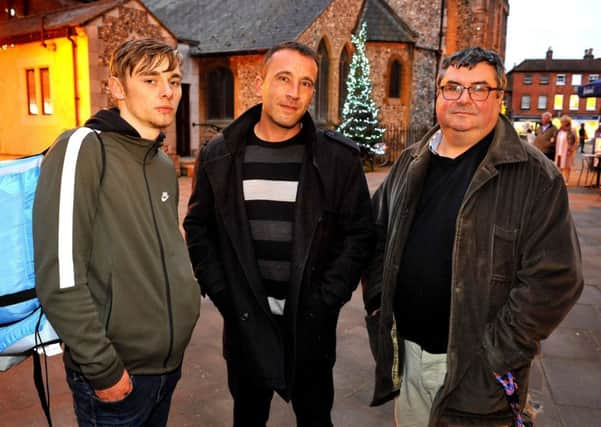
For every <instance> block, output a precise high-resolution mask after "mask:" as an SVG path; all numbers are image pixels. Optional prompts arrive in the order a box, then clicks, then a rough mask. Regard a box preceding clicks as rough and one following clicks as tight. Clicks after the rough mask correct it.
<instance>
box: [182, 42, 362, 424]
mask: <svg viewBox="0 0 601 427" xmlns="http://www.w3.org/2000/svg"><path fill="white" fill-rule="evenodd" d="M316 78H317V58H316V55H315V52H313V51H312V50H311V49H309V48H308V47H307V46H304V45H301V44H299V43H295V42H287V43H283V44H280V45H278V46H275V47H274V48H272V49H271V50H270V51H269V52H268V53H267V54H266V55H265V59H264V64H263V70H262V73H261V75H260V76H258V78H257V87H256V90H257V94H258V95H259V96H260V97H261V99H262V101H263V103H262V104H259V105H256V106H254V107H252V108H251V109H249V110H248V111H246V112H245V113H243V114H242V116H240V117H239V118H238V119H236V120H235V121H234V122H233V123H232V124H231V125H230V126H228V127H227V128H226V129H225V130H224V131H223V136H219V137H217V138H216V139H214V140H212V141H211V142H209V143H208V145H207V146H206V147H205V148H204V149H203V150H202V151H201V153H200V157H199V162H198V168H197V172H196V183H195V186H194V189H193V192H192V196H191V198H190V204H189V211H188V215H187V216H186V219H185V220H184V228H185V230H186V237H187V241H188V248H189V251H190V257H191V259H192V264H193V265H194V271H195V273H196V277H197V278H198V282H199V283H200V286H201V288H202V290H203V292H204V293H206V294H208V296H209V297H210V298H211V300H212V301H213V302H214V303H215V305H216V306H217V308H218V309H219V311H220V312H221V314H222V315H223V319H224V327H223V353H224V357H225V359H226V363H227V368H228V385H229V389H230V392H231V394H232V396H233V398H234V426H236V427H239V426H253V427H254V426H264V425H266V422H267V420H268V417H269V411H270V405H271V400H272V396H273V394H274V391H275V392H277V393H279V394H280V395H281V396H283V397H284V398H285V399H286V400H288V399H289V400H291V401H292V406H293V409H294V412H295V414H296V418H297V424H298V425H299V426H307V427H308V426H311V427H326V426H331V425H332V421H331V417H330V411H331V409H332V403H333V398H334V387H333V378H332V368H333V365H334V361H335V357H336V324H337V320H338V313H339V311H340V308H341V307H342V305H343V304H344V303H345V302H347V301H348V300H349V299H350V298H351V294H352V292H353V290H354V289H355V288H356V287H357V285H358V283H359V276H360V274H361V271H362V270H363V269H364V268H365V265H366V263H367V259H368V256H369V253H370V251H371V242H372V240H373V239H372V217H371V206H370V200H369V192H368V189H367V182H366V180H365V176H364V174H363V170H362V165H361V161H360V158H359V150H358V149H357V146H356V145H355V144H354V143H353V142H352V141H349V140H347V139H345V138H344V137H342V136H340V135H338V134H336V133H334V132H330V131H325V132H324V131H321V130H318V129H316V128H315V125H314V124H313V121H312V120H311V117H310V115H309V114H308V113H307V108H308V107H309V104H310V102H311V99H312V97H313V92H314V85H315V81H316Z"/></svg>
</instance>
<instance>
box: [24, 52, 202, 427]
mask: <svg viewBox="0 0 601 427" xmlns="http://www.w3.org/2000/svg"><path fill="white" fill-rule="evenodd" d="M181 60H182V57H181V55H180V54H179V53H178V52H177V51H176V50H175V49H173V48H172V47H170V46H168V45H167V44H165V43H163V42H159V41H155V40H132V41H127V42H125V43H123V44H122V45H121V46H119V47H118V48H117V49H116V50H115V52H114V53H113V55H112V58H111V63H110V79H109V89H110V92H111V95H112V97H113V99H114V100H115V103H116V105H117V108H113V109H109V110H102V111H100V112H98V113H97V114H95V115H94V116H93V117H92V118H91V119H90V120H88V122H87V123H86V124H85V127H82V128H78V129H74V130H70V131H67V132H65V133H63V134H62V135H61V136H59V138H58V139H57V141H56V142H55V144H54V145H53V147H52V148H51V150H50V152H49V153H48V154H47V156H46V158H45V159H44V162H43V164H42V171H41V175H40V179H39V184H38V190H37V194H36V198H35V203H34V210H33V229H34V230H33V231H34V246H35V264H36V266H35V267H36V291H37V294H38V296H39V298H40V301H41V303H42V306H43V308H44V311H45V312H46V314H47V316H48V319H49V320H50V322H51V323H52V325H53V327H54V328H55V329H56V331H57V333H58V335H59V336H60V337H61V339H62V340H63V342H64V344H65V355H64V362H65V367H66V371H67V381H68V382H69V386H70V387H71V391H72V394H73V399H74V407H75V413H76V416H77V420H78V423H79V425H81V426H88V425H128V426H138V425H145V426H148V425H153V426H163V425H166V423H167V417H168V414H169V406H170V402H171V396H172V393H173V391H174V389H175V386H176V384H177V382H178V380H179V378H180V376H181V363H182V358H183V353H184V349H185V347H186V345H187V344H188V342H189V340H190V336H191V334H192V329H193V328H194V325H195V323H196V320H197V318H198V313H199V307H200V305H199V304H200V296H199V289H198V285H197V283H196V280H195V279H194V275H193V272H192V269H191V266H190V262H189V258H188V254H187V250H186V246H185V244H184V240H183V238H182V235H181V233H180V231H179V226H178V215H177V201H178V197H179V193H178V183H177V177H176V174H175V170H174V168H173V165H172V163H171V161H170V160H169V158H168V157H167V156H166V155H165V153H164V152H163V151H162V150H161V149H160V147H161V145H162V143H163V139H164V135H163V133H162V130H163V129H164V128H166V127H167V126H169V125H170V124H171V123H172V122H173V119H174V117H175V113H176V110H177V105H178V103H179V100H180V98H181V87H180V84H181V79H182V76H181V72H180V65H181Z"/></svg>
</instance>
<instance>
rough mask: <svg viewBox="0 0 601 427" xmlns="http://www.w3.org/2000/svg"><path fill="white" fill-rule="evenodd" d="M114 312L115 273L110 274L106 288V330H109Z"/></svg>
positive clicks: (104, 312)
mask: <svg viewBox="0 0 601 427" xmlns="http://www.w3.org/2000/svg"><path fill="white" fill-rule="evenodd" d="M112 312H113V274H112V273H111V274H110V275H109V282H108V286H107V289H106V302H105V304H104V311H103V313H102V315H103V317H102V318H103V319H104V330H105V331H108V330H109V324H110V321H111V314H112Z"/></svg>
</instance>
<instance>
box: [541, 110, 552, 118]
mask: <svg viewBox="0 0 601 427" xmlns="http://www.w3.org/2000/svg"><path fill="white" fill-rule="evenodd" d="M541 117H547V118H548V119H549V120H551V119H552V118H553V114H551V112H550V111H545V112H544V113H543V114H542V115H541Z"/></svg>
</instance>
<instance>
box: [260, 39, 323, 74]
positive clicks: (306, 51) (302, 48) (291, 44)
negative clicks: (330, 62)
mask: <svg viewBox="0 0 601 427" xmlns="http://www.w3.org/2000/svg"><path fill="white" fill-rule="evenodd" d="M285 49H288V50H294V51H295V52H298V53H300V54H301V55H303V56H307V57H309V58H311V59H313V61H315V65H317V68H319V56H317V53H316V52H315V51H314V50H313V49H311V48H310V47H309V46H307V45H305V44H302V43H299V42H295V41H286V42H282V43H278V44H276V45H275V46H273V47H272V48H271V49H269V50H268V51H267V53H266V54H265V56H264V57H263V71H264V70H265V67H266V66H267V64H268V63H269V60H270V59H271V57H272V56H273V54H274V53H276V52H278V51H280V50H285Z"/></svg>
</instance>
